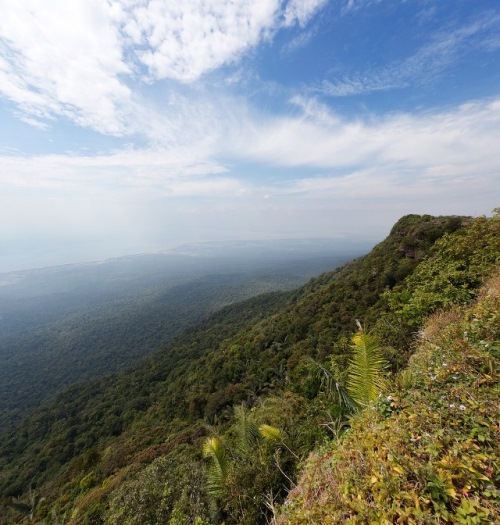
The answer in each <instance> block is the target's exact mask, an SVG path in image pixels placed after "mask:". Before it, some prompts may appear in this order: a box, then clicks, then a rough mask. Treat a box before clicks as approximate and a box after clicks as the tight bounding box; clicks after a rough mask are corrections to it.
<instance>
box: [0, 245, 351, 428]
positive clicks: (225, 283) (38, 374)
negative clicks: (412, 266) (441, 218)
mask: <svg viewBox="0 0 500 525" xmlns="http://www.w3.org/2000/svg"><path fill="white" fill-rule="evenodd" d="M261 257H264V256H263V255H262V256H261ZM345 260H346V255H339V256H336V257H328V258H327V257H314V258H306V257H305V256H303V259H302V260H301V259H298V260H293V259H292V260H288V261H287V260H275V261H273V260H271V259H270V258H267V259H265V258H259V257H258V256H255V258H254V260H253V261H248V260H246V259H245V260H243V259H237V258H233V259H223V258H206V259H203V258H198V257H194V256H174V255H170V254H168V255H156V256H155V255H149V256H148V255H144V256H136V257H129V258H120V259H115V260H111V261H107V262H104V263H99V264H97V263H94V264H87V265H68V266H67V267H65V266H63V267H54V268H46V269H41V270H35V271H27V272H20V273H12V274H5V275H4V277H3V279H4V282H3V285H2V286H0V428H2V427H3V428H5V427H6V426H8V425H9V424H10V423H11V422H13V421H15V420H17V419H19V418H20V417H22V416H23V415H25V414H26V413H27V412H28V411H29V410H31V409H32V408H34V407H36V406H38V405H39V404H40V402H41V401H43V400H44V399H48V398H49V397H50V396H51V395H53V394H54V393H56V392H58V391H60V390H61V389H62V388H64V387H68V386H69V385H71V384H73V383H75V382H77V381H82V380H85V379H90V378H93V377H98V376H102V375H105V374H109V373H111V372H115V371H117V370H119V369H121V368H123V367H125V366H126V365H130V364H131V363H133V362H135V361H137V360H139V359H140V358H143V357H145V356H147V355H148V354H150V353H151V352H153V351H155V350H158V349H160V348H162V347H164V346H165V345H166V344H168V343H169V342H170V341H171V340H172V339H173V338H174V337H175V336H176V335H177V334H179V333H181V332H182V331H183V330H184V329H186V328H187V327H189V326H191V325H193V324H196V323H198V322H200V321H202V320H204V319H206V318H207V317H208V316H209V315H210V314H212V313H213V312H215V311H217V310H218V309H220V308H222V307H223V306H226V305H228V304H231V303H234V302H237V301H242V300H244V299H247V298H249V297H252V296H255V295H258V294H261V293H265V292H269V291H277V290H289V289H292V288H295V287H297V286H298V285H299V284H302V283H304V282H306V281H307V280H308V279H309V278H310V277H311V276H312V275H316V274H317V271H318V269H325V268H329V267H331V266H332V265H333V266H335V265H338V264H341V263H342V262H345ZM1 280H2V276H0V281H1ZM0 284H2V283H0Z"/></svg>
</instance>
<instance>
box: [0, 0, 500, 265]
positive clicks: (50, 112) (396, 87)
mask: <svg viewBox="0 0 500 525" xmlns="http://www.w3.org/2000/svg"><path fill="white" fill-rule="evenodd" d="M0 12H1V13H2V16H1V17H0V271H11V270H17V269H21V268H34V267H40V266H44V265H47V264H62V263H68V262H77V261H84V260H94V259H99V258H103V257H110V256H117V255H125V254H131V253H139V252H151V251H158V250H162V249H165V248H168V247H170V246H174V245H176V244H181V243H184V242H196V241H213V240H216V241H224V240H236V239H238V240H241V239H242V240H244V239H286V238H321V237H328V238H338V239H339V240H342V239H347V238H353V237H356V238H360V239H361V238H362V239H368V240H373V242H376V241H379V240H381V239H382V238H383V237H384V236H385V235H387V233H388V232H389V230H390V228H391V226H392V224H393V223H394V222H395V221H396V220H397V219H398V218H399V217H401V216H403V215H405V214H407V213H430V214H437V215H443V214H466V215H473V216H477V215H483V214H489V213H490V212H491V210H492V209H493V208H495V207H497V206H500V170H499V168H500V60H499V59H500V4H499V2H498V0H329V1H328V0H255V1H250V0H185V1H183V2H179V1H178V0H51V1H50V2H46V1H44V0H23V1H22V2H21V1H19V0H0Z"/></svg>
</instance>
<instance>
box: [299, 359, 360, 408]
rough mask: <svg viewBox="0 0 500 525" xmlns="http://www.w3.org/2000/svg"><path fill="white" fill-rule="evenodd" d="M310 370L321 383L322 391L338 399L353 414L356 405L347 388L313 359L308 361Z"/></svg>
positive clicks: (327, 369)
mask: <svg viewBox="0 0 500 525" xmlns="http://www.w3.org/2000/svg"><path fill="white" fill-rule="evenodd" d="M308 364H309V369H310V370H311V371H312V373H313V374H314V375H315V376H316V377H317V378H318V379H319V380H320V381H321V389H322V390H323V391H324V392H325V393H326V394H327V395H328V396H330V397H331V398H333V399H336V400H337V401H338V402H339V403H340V405H341V406H343V407H344V408H345V409H347V411H348V412H352V411H353V410H355V409H356V403H355V402H354V401H353V400H352V398H351V396H350V395H349V391H348V390H347V388H346V387H345V386H344V385H343V384H342V383H341V382H340V381H338V380H337V379H336V378H335V376H334V375H333V373H332V372H331V370H330V369H329V368H327V367H326V366H324V365H322V364H321V363H318V361H315V360H314V359H312V358H309V359H308Z"/></svg>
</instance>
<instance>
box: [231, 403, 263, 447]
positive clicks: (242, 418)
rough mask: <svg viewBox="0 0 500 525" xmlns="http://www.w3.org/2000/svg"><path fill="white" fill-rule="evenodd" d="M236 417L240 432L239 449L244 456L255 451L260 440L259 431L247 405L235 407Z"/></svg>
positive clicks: (237, 428) (237, 427)
mask: <svg viewBox="0 0 500 525" xmlns="http://www.w3.org/2000/svg"><path fill="white" fill-rule="evenodd" d="M234 417H235V419H236V430H237V432H238V442H237V447H238V450H239V452H240V453H242V454H244V453H246V452H248V451H250V450H252V449H253V447H254V445H255V443H257V441H258V439H259V430H258V428H257V425H256V424H255V422H254V421H253V420H252V418H251V415H250V411H249V410H248V409H247V408H246V407H245V405H240V406H236V407H234Z"/></svg>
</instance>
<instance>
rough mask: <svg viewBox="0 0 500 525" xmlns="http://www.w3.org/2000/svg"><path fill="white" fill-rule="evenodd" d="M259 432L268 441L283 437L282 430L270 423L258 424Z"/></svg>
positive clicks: (280, 439)
mask: <svg viewBox="0 0 500 525" xmlns="http://www.w3.org/2000/svg"><path fill="white" fill-rule="evenodd" d="M259 433H260V435H261V436H262V437H263V438H264V439H267V440H269V441H283V439H284V435H283V432H282V431H281V430H280V429H279V428H276V427H272V426H271V425H260V427H259Z"/></svg>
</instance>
